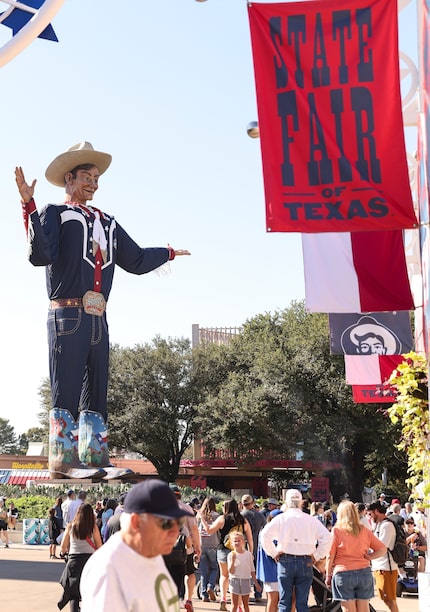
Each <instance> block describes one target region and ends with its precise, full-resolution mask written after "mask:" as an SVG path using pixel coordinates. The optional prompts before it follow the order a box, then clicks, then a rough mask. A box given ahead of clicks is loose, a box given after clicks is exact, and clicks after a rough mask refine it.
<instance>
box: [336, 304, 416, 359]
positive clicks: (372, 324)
mask: <svg viewBox="0 0 430 612" xmlns="http://www.w3.org/2000/svg"><path fill="white" fill-rule="evenodd" d="M328 322H329V328H330V352H331V354H332V355H375V354H376V355H401V354H403V353H409V351H411V350H412V348H413V342H412V329H411V319H410V316H409V312H408V311H406V312H369V313H367V314H362V313H355V314H354V313H340V312H337V313H331V314H329V315H328Z"/></svg>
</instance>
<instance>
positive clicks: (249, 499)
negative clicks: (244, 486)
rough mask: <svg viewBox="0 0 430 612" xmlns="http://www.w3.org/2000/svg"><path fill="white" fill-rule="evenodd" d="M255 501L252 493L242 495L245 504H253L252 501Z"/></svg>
mask: <svg viewBox="0 0 430 612" xmlns="http://www.w3.org/2000/svg"><path fill="white" fill-rule="evenodd" d="M253 501H254V498H253V497H252V495H249V494H248V495H242V504H243V505H244V506H246V505H248V504H252V502H253Z"/></svg>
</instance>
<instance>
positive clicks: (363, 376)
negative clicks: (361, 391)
mask: <svg viewBox="0 0 430 612" xmlns="http://www.w3.org/2000/svg"><path fill="white" fill-rule="evenodd" d="M344 359H345V378H346V382H347V384H348V385H380V384H382V383H385V382H386V381H387V380H388V379H389V378H390V376H391V374H392V373H393V371H394V370H395V369H396V368H397V366H398V365H399V363H402V361H403V360H404V357H403V355H365V356H363V355H345V356H344Z"/></svg>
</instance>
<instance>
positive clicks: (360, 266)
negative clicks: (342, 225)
mask: <svg viewBox="0 0 430 612" xmlns="http://www.w3.org/2000/svg"><path fill="white" fill-rule="evenodd" d="M302 248H303V261H304V272H305V294H306V308H307V309H308V310H309V311H310V312H329V313H335V312H381V311H393V310H413V308H414V302H413V298H412V292H411V288H410V285H409V278H408V272H407V267H406V257H405V249H404V242H403V233H402V231H401V230H393V231H390V232H354V233H351V234H349V233H342V232H341V233H334V234H331V233H327V234H303V235H302Z"/></svg>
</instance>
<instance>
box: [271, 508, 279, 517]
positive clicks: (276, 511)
mask: <svg viewBox="0 0 430 612" xmlns="http://www.w3.org/2000/svg"><path fill="white" fill-rule="evenodd" d="M278 514H282V510H279V508H276V509H275V510H272V511H271V512H269V516H271V517H272V518H275V516H278Z"/></svg>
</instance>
